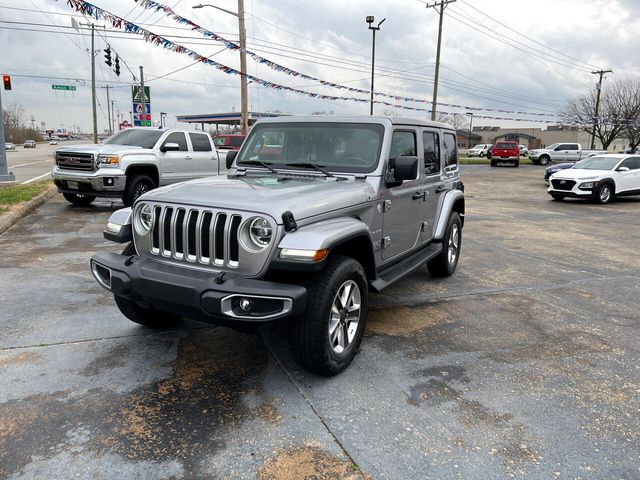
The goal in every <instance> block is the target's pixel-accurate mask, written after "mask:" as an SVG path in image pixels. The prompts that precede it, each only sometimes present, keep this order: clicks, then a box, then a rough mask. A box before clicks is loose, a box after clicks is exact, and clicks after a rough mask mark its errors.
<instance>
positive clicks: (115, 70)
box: [113, 55, 120, 76]
mask: <svg viewBox="0 0 640 480" xmlns="http://www.w3.org/2000/svg"><path fill="white" fill-rule="evenodd" d="M113 71H114V72H116V75H117V76H120V58H118V55H116V66H115V68H114V70H113Z"/></svg>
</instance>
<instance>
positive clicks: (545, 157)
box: [538, 155, 551, 167]
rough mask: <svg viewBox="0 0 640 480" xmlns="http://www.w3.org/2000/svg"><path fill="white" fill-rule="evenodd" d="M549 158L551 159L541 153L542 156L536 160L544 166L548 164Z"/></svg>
mask: <svg viewBox="0 0 640 480" xmlns="http://www.w3.org/2000/svg"><path fill="white" fill-rule="evenodd" d="M550 160H551V159H550V158H549V157H547V156H546V155H543V156H541V157H540V160H539V161H538V163H539V164H540V165H542V166H543V167H545V166H547V165H549V161H550Z"/></svg>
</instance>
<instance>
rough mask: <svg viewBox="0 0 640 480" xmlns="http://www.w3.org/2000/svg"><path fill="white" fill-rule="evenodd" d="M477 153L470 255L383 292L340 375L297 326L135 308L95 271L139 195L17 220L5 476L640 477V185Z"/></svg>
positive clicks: (54, 205)
mask: <svg viewBox="0 0 640 480" xmlns="http://www.w3.org/2000/svg"><path fill="white" fill-rule="evenodd" d="M39 148H40V145H38V149H39ZM29 152H33V151H32V150H29ZM11 153H12V152H10V154H11ZM10 165H11V163H10ZM49 167H50V164H49ZM16 170H19V168H18V169H16ZM16 173H17V172H16ZM462 173H463V180H464V182H465V185H466V192H465V193H466V196H467V220H466V225H465V229H464V232H463V247H462V256H461V259H460V264H459V266H458V270H457V272H456V273H455V275H454V276H453V277H450V278H448V279H443V280H431V281H424V278H425V277H427V276H428V273H427V271H426V268H425V269H421V270H419V271H418V272H416V273H415V274H413V275H412V276H411V277H410V278H408V279H406V280H404V281H401V282H400V283H398V284H396V285H395V286H393V287H392V288H390V289H389V290H387V291H385V293H384V294H382V295H378V296H375V295H374V296H372V304H373V308H374V310H373V311H372V312H371V313H370V317H369V322H368V329H367V336H368V338H367V339H366V341H365V342H363V348H362V351H361V352H360V354H359V355H358V356H357V357H356V359H355V361H354V363H353V364H352V365H351V367H350V368H349V369H347V370H346V371H345V372H344V373H342V374H340V375H338V376H337V377H333V378H323V377H318V376H315V375H312V374H309V373H308V372H306V371H304V370H302V369H301V368H299V367H298V366H297V365H296V364H295V363H294V362H293V360H292V359H291V357H290V354H289V349H288V348H287V345H286V338H285V337H284V336H283V332H282V327H279V328H267V329H264V330H263V331H261V333H260V335H259V336H245V335H242V334H239V333H235V332H233V331H230V330H227V329H224V328H216V327H210V326H208V325H204V324H199V323H196V322H184V325H183V326H182V328H180V329H179V330H165V331H160V332H154V331H151V330H148V329H144V328H141V327H138V326H136V325H134V324H133V323H131V322H129V321H127V320H126V319H125V318H124V317H122V316H121V314H120V313H119V311H118V310H117V308H116V307H115V305H114V303H113V299H112V297H111V296H110V295H109V294H108V293H107V292H105V291H104V290H102V289H101V288H100V287H99V286H98V285H97V284H96V283H95V282H94V280H93V279H92V277H91V275H90V273H89V269H88V259H89V257H90V255H91V254H92V253H93V252H94V251H96V250H99V249H107V250H112V251H117V250H118V247H117V246H115V245H114V244H111V243H108V242H106V241H104V240H103V239H102V235H101V232H102V229H103V227H104V225H105V224H106V219H107V218H108V216H109V214H110V213H111V212H112V211H114V210H115V209H117V208H119V207H120V206H121V205H120V204H117V203H113V204H112V203H110V202H100V201H96V203H95V204H94V205H92V206H91V207H88V208H73V207H70V206H68V204H67V203H66V202H64V200H62V199H61V198H59V197H56V198H55V199H54V200H53V201H50V202H49V203H48V204H46V205H44V206H43V207H41V208H40V209H39V210H38V211H37V212H36V213H35V214H33V215H32V216H30V217H28V218H26V219H25V220H23V221H22V222H20V223H19V224H18V225H16V226H15V227H13V228H11V229H10V230H8V231H7V232H5V233H4V234H2V235H0V248H1V249H2V252H3V256H2V258H1V259H0V267H1V268H2V270H1V271H2V275H1V276H0V302H1V303H2V306H3V308H2V310H1V312H2V313H1V314H0V322H1V323H0V325H2V332H3V335H2V336H1V337H0V348H2V350H1V351H0V477H9V478H34V477H43V476H48V477H51V478H56V477H58V478H61V477H71V476H78V477H80V478H83V477H86V478H93V477H104V478H109V477H138V478H154V479H155V478H172V477H173V478H180V477H186V478H194V477H207V478H211V477H214V478H255V477H258V478H264V479H267V478H303V477H304V476H305V475H311V474H312V473H314V472H315V473H318V472H321V473H323V474H324V475H325V476H326V477H322V476H319V478H366V477H365V474H366V475H370V476H372V477H373V478H391V479H393V478H472V477H473V478H503V477H510V476H515V477H527V478H555V477H558V478H576V477H581V478H633V477H638V476H639V475H640V470H638V465H640V418H639V416H638V414H637V412H638V409H639V408H640V368H639V367H638V365H640V362H639V361H638V360H639V356H640V355H639V347H638V344H639V343H638V339H639V336H640V331H639V324H640V315H639V314H638V311H639V309H640V297H639V296H638V293H639V291H640V276H639V275H638V269H639V267H640V257H639V256H638V255H637V237H638V225H637V218H638V210H639V209H640V197H629V198H626V199H623V200H620V201H617V202H614V203H612V204H610V205H605V206H601V205H596V204H593V203H588V202H583V201H577V200H566V201H564V202H561V203H559V202H552V201H551V199H550V197H549V195H548V194H547V193H546V186H545V184H544V181H543V178H542V176H543V172H542V168H540V167H531V166H521V167H520V168H519V169H512V168H499V169H496V168H493V169H491V168H490V167H489V166H463V172H462ZM286 475H289V477H287V476H286Z"/></svg>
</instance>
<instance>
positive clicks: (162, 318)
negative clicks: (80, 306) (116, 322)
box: [113, 242, 180, 328]
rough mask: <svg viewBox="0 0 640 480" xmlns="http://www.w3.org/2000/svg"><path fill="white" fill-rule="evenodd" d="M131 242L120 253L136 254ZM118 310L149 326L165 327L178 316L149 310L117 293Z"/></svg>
mask: <svg viewBox="0 0 640 480" xmlns="http://www.w3.org/2000/svg"><path fill="white" fill-rule="evenodd" d="M136 254H137V253H136V249H135V247H134V246H133V242H132V243H130V244H129V245H127V246H126V247H125V249H124V250H123V251H122V255H127V256H130V255H136ZM113 298H114V299H115V301H116V305H117V306H118V308H119V309H120V312H121V313H122V314H123V315H124V316H125V317H127V318H128V319H129V320H131V321H132V322H134V323H137V324H139V325H144V326H145V327H149V328H166V327H170V326H173V325H175V324H176V323H178V321H179V320H180V317H178V316H177V315H173V314H171V313H167V312H162V311H160V310H151V309H149V308H144V307H141V306H140V305H138V304H137V303H136V302H134V301H132V300H129V299H128V298H124V297H121V296H119V295H115V294H114V295H113Z"/></svg>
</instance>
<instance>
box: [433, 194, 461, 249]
mask: <svg viewBox="0 0 640 480" xmlns="http://www.w3.org/2000/svg"><path fill="white" fill-rule="evenodd" d="M453 211H457V212H458V213H459V214H460V219H461V221H462V225H463V226H464V212H465V204H464V193H463V192H461V191H460V190H448V191H447V192H446V193H445V194H444V199H443V200H442V205H441V206H440V213H439V215H438V219H437V220H436V227H435V230H434V235H433V238H434V240H437V241H438V240H442V237H443V236H444V230H445V228H446V227H447V222H448V221H449V215H451V212H453Z"/></svg>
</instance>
